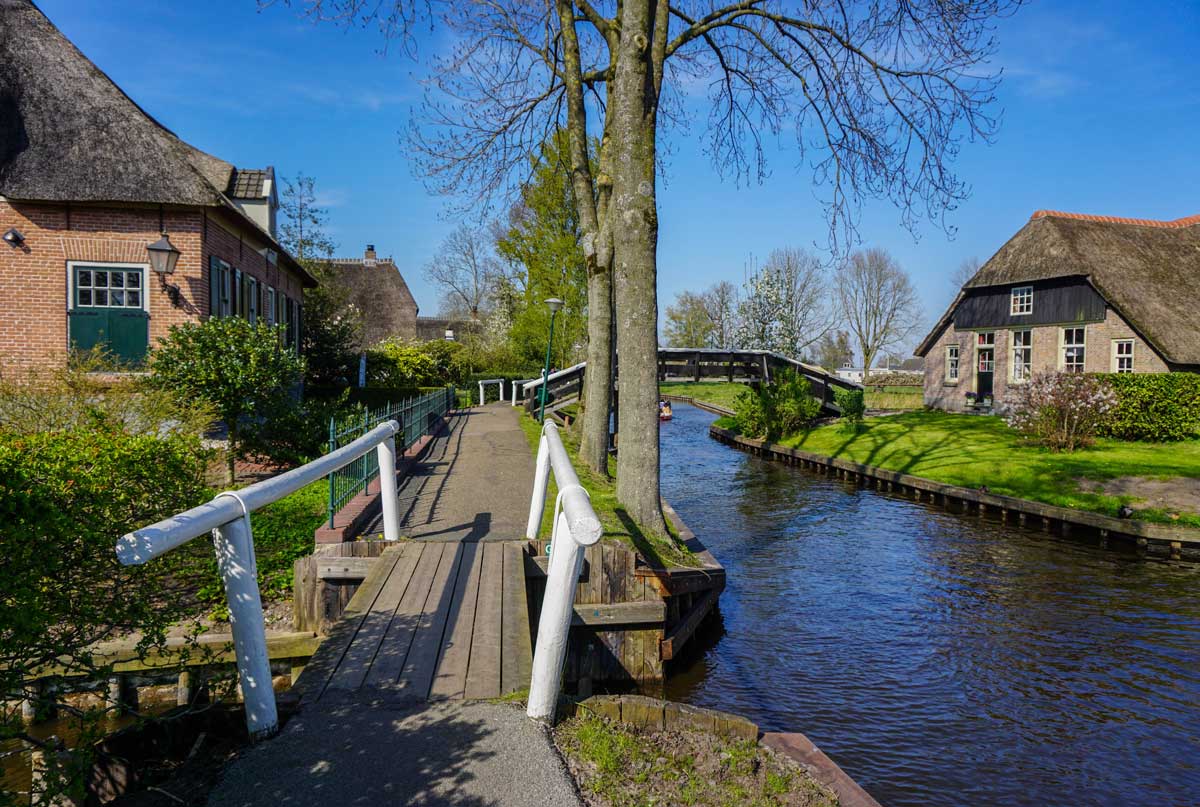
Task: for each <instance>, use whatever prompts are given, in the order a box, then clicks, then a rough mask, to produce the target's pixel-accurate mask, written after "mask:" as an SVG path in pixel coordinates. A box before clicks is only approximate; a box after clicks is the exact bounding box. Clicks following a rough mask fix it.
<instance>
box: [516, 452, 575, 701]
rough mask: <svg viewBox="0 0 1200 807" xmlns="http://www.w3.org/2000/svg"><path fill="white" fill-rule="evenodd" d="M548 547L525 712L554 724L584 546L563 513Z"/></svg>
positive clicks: (559, 517) (559, 516)
mask: <svg viewBox="0 0 1200 807" xmlns="http://www.w3.org/2000/svg"><path fill="white" fill-rule="evenodd" d="M543 439H545V438H543ZM551 548H552V550H553V551H552V552H551V553H550V566H549V569H548V570H547V573H546V593H545V595H544V596H543V597H542V615H541V617H540V618H539V619H538V634H537V648H536V649H535V650H534V654H533V674H532V676H531V677H530V679H529V708H528V709H527V710H526V712H525V713H526V714H527V715H528V716H529V717H531V718H533V719H534V720H540V721H542V722H545V723H552V722H554V714H555V712H556V710H557V708H558V690H559V688H560V687H561V685H562V669H563V661H564V660H565V659H566V657H567V639H568V637H569V636H570V632H571V616H572V613H573V610H574V604H575V588H576V585H577V582H578V580H579V574H580V572H581V571H582V570H583V547H582V546H580V545H579V544H578V543H577V542H576V541H575V539H574V537H573V536H572V535H571V528H570V526H568V524H567V514H566V513H559V515H558V524H557V526H556V528H555V530H554V541H553V543H552V545H551Z"/></svg>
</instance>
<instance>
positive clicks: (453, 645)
mask: <svg viewBox="0 0 1200 807" xmlns="http://www.w3.org/2000/svg"><path fill="white" fill-rule="evenodd" d="M525 552H526V547H525V543H524V542H523V541H511V542H509V541H496V542H480V543H473V542H472V543H460V542H450V541H409V542H405V543H403V544H400V545H397V546H394V547H389V548H388V549H387V550H385V551H384V553H383V555H382V556H381V557H380V558H379V560H378V561H376V562H375V563H374V564H373V565H372V567H371V570H370V572H368V574H367V577H366V579H364V580H363V582H362V585H361V586H360V587H359V589H358V591H357V593H356V594H355V595H354V597H353V599H351V601H350V603H349V604H348V605H347V606H346V610H345V613H344V614H343V615H342V618H341V620H340V621H339V622H338V623H337V625H336V626H335V627H334V629H333V630H332V631H331V632H330V635H329V637H328V638H327V639H326V640H325V641H324V642H323V643H322V644H321V647H320V648H319V649H318V650H317V652H316V653H315V654H314V656H313V658H312V661H310V662H309V664H308V665H307V666H306V667H305V668H304V672H303V674H302V675H301V676H300V680H299V681H298V682H297V683H296V689H298V690H299V691H300V693H301V695H302V697H303V698H304V699H306V700H307V699H314V700H315V699H317V698H320V697H322V696H323V695H325V694H326V693H330V692H334V691H339V690H340V691H363V690H368V691H376V692H379V693H380V694H382V695H385V696H387V697H398V698H403V699H406V700H440V699H455V698H459V699H461V698H494V697H499V696H500V695H503V694H507V693H509V692H514V691H517V690H521V689H525V688H527V687H528V686H529V676H530V672H531V670H532V667H533V651H532V644H531V631H530V623H529V604H528V601H527V599H526V594H525V557H524V556H525Z"/></svg>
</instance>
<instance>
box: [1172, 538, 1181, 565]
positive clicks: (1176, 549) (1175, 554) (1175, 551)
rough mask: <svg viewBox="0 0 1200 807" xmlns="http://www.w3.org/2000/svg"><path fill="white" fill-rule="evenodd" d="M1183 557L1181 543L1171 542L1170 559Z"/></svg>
mask: <svg viewBox="0 0 1200 807" xmlns="http://www.w3.org/2000/svg"><path fill="white" fill-rule="evenodd" d="M1182 557H1183V543H1182V542H1181V541H1172V542H1171V560H1179V559H1180V558H1182Z"/></svg>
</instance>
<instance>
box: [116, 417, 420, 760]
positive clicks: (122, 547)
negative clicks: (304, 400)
mask: <svg viewBox="0 0 1200 807" xmlns="http://www.w3.org/2000/svg"><path fill="white" fill-rule="evenodd" d="M399 431H400V424H399V423H398V422H397V421H395V420H389V421H387V422H385V423H381V424H379V425H378V426H376V427H375V428H373V429H371V430H370V431H369V432H367V433H366V434H364V435H363V436H362V437H359V438H358V439H357V440H355V441H354V442H352V443H349V444H347V445H345V446H342V447H341V448H339V449H337V450H336V451H332V452H330V453H328V454H326V455H324V456H323V457H321V458H320V459H316V460H313V461H312V462H310V463H308V464H307V465H301V466H300V467H299V468H295V469H293V470H291V471H288V472H287V473H283V474H280V475H278V476H274V477H271V478H270V479H264V480H263V481H261V482H256V483H255V484H253V485H250V486H248V487H244V488H241V489H239V490H236V491H226V492H225V493H218V494H217V495H216V496H215V497H214V498H213V499H212V500H211V501H209V502H207V503H206V504H202V505H200V506H198V507H193V508H192V509H191V510H185V511H184V512H182V513H177V514H175V515H173V516H171V517H170V518H166V519H163V520H162V521H159V522H158V523H156V524H151V525H149V526H148V527H142V528H141V529H139V530H134V531H133V532H131V533H129V534H128V535H125V536H123V537H122V538H121V539H120V540H119V541H117V544H116V553H117V559H118V560H119V561H120V562H121V563H122V564H123V565H125V566H137V565H141V564H143V563H146V562H148V561H150V560H153V559H154V558H157V557H158V556H160V555H163V554H166V553H167V552H170V551H171V550H172V549H176V548H178V547H180V546H183V545H184V544H186V543H187V542H188V541H191V540H192V539H193V538H197V537H199V536H201V535H204V534H206V533H208V532H210V531H211V533H212V542H213V550H214V551H215V552H216V555H217V571H218V572H220V575H221V580H222V582H223V583H224V586H225V598H226V600H227V602H228V603H229V623H230V627H231V628H232V630H233V645H234V650H235V651H236V653H237V668H238V681H239V683H240V684H241V687H242V696H243V699H244V701H245V706H246V728H247V729H248V730H249V732H250V736H251V737H252V738H255V739H258V738H262V737H269V736H271V735H272V734H274V733H275V732H276V731H278V729H279V715H278V713H277V712H276V709H275V693H274V691H273V690H272V688H271V665H270V662H269V660H268V658H267V636H266V628H265V626H264V624H263V609H262V597H261V595H260V593H259V589H258V566H257V563H256V562H255V559H254V535H253V532H252V531H251V528H250V514H251V513H253V512H254V511H255V510H258V509H260V508H262V507H265V506H266V505H268V504H271V503H272V502H275V501H278V500H279V499H282V498H283V497H284V496H287V495H289V494H291V493H294V492H295V491H297V490H299V489H300V488H302V487H305V486H306V485H310V484H312V483H313V482H316V481H318V480H320V479H322V478H323V477H325V476H327V475H328V474H331V473H333V472H334V471H336V470H338V469H340V468H343V467H345V466H346V465H349V464H350V463H352V462H354V461H356V460H358V459H359V458H360V457H362V456H364V455H366V454H368V453H370V452H371V450H372V449H374V450H375V452H376V458H377V461H378V463H379V479H380V487H381V493H382V497H381V498H382V499H383V534H384V538H385V539H387V540H389V541H396V540H399V538H400V514H399V502H398V501H397V498H396V473H395V469H396V434H397V433H398V432H399Z"/></svg>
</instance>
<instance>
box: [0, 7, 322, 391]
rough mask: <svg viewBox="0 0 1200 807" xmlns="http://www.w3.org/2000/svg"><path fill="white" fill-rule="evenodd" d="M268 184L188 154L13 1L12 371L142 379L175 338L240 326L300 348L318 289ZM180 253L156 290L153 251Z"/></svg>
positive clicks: (1, 306)
mask: <svg viewBox="0 0 1200 807" xmlns="http://www.w3.org/2000/svg"><path fill="white" fill-rule="evenodd" d="M277 208H278V197H277V193H276V188H275V183H274V172H273V171H272V170H271V169H270V168H267V169H264V170H255V169H250V170H247V169H238V168H235V167H234V166H233V165H231V164H230V163H227V162H225V161H224V160H220V159H218V158H216V157H213V156H211V155H209V154H205V153H204V152H202V151H199V150H198V149H195V148H193V147H192V146H190V145H188V144H187V143H185V142H183V141H182V140H180V139H179V138H178V137H176V136H175V134H173V133H172V132H171V131H169V130H168V129H166V128H165V127H164V126H162V125H161V124H160V123H158V122H157V121H156V120H154V119H153V118H152V117H150V116H149V115H148V114H147V113H146V112H145V111H143V110H142V109H141V108H140V107H139V106H138V105H137V104H136V103H135V102H134V101H133V100H131V99H130V98H129V97H128V96H126V95H125V93H124V92H122V91H121V89H120V88H119V87H117V86H116V85H115V84H114V83H113V82H112V80H111V79H109V78H108V76H106V75H105V74H104V73H103V72H102V71H101V70H100V69H99V68H97V67H96V66H95V65H94V64H92V63H91V62H90V61H89V60H88V59H87V57H85V56H84V55H83V54H82V53H80V52H79V50H78V49H76V48H75V46H74V45H72V44H71V42H69V41H68V40H67V39H66V37H64V36H63V35H62V33H61V32H60V31H59V30H58V29H57V28H55V27H54V25H53V24H52V23H51V22H50V21H49V20H48V19H47V18H46V17H45V16H44V15H43V14H42V13H41V11H39V10H38V9H37V8H36V7H35V6H34V5H33V4H32V3H30V2H28V0H0V234H2V235H3V238H4V240H3V242H0V366H3V367H7V368H22V367H25V368H27V367H34V366H43V365H47V364H56V363H62V362H63V361H65V357H66V355H67V352H68V350H69V349H70V348H72V347H78V348H90V347H94V346H97V345H105V346H107V347H108V349H109V350H111V351H112V352H113V353H115V354H116V355H117V357H118V358H120V359H122V360H124V361H126V362H128V363H130V364H132V365H136V364H137V363H138V362H140V360H141V359H142V358H143V357H144V356H145V353H146V351H147V349H148V348H149V347H150V346H152V345H153V344H154V343H155V341H156V340H158V339H160V338H161V337H163V336H164V335H166V333H167V331H168V329H169V328H170V326H172V325H176V324H179V323H183V322H187V321H194V320H198V319H202V318H204V317H207V316H214V315H215V316H228V315H240V316H244V317H247V318H249V319H251V320H257V319H260V318H261V319H266V320H267V321H269V322H272V323H277V324H281V325H283V326H285V332H286V339H287V340H288V341H289V342H290V344H292V345H295V346H298V345H299V336H300V323H301V317H302V314H301V298H302V290H303V289H304V288H305V287H311V286H313V285H315V283H316V281H315V280H313V278H312V277H310V276H309V275H308V274H307V273H306V272H305V271H304V270H303V268H302V267H301V266H300V265H299V264H298V263H297V262H296V261H295V260H294V259H293V258H292V257H291V256H290V255H288V254H287V252H286V251H285V250H284V249H283V248H282V247H281V246H280V245H279V243H278V241H277V240H276V238H275V233H274V226H275V213H276V209H277ZM164 234H166V236H167V237H168V238H169V240H170V243H171V244H172V245H173V246H174V247H175V249H177V250H178V251H179V257H178V261H177V263H176V267H175V271H174V272H173V273H172V274H170V275H156V274H155V273H154V272H153V271H152V270H151V264H150V259H149V252H148V251H147V246H148V245H149V244H151V243H153V242H155V241H158V240H159V239H160V238H161V237H162V236H163V235H164Z"/></svg>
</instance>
